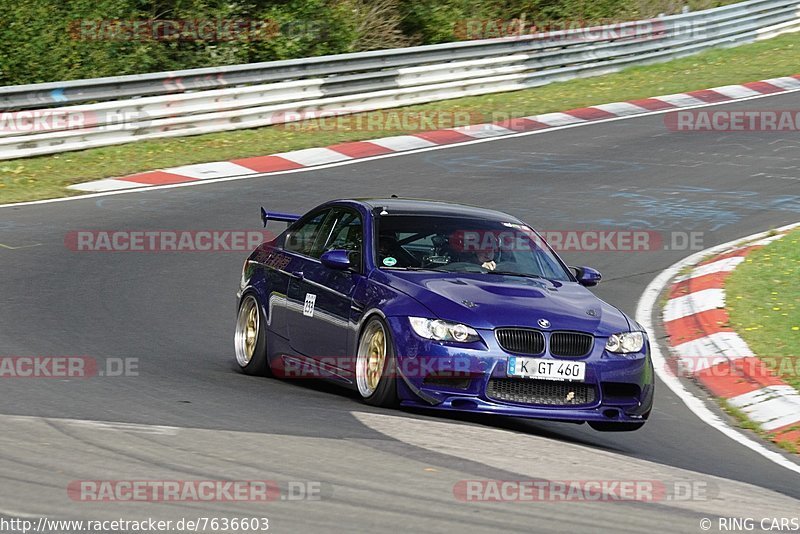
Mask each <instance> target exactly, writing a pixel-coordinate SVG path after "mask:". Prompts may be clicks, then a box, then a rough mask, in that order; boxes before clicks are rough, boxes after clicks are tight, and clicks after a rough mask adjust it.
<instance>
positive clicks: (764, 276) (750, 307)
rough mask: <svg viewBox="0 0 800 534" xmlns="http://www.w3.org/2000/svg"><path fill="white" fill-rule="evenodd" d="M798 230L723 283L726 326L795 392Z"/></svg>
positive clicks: (799, 350)
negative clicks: (728, 324)
mask: <svg viewBox="0 0 800 534" xmlns="http://www.w3.org/2000/svg"><path fill="white" fill-rule="evenodd" d="M798 280H800V230H794V231H793V232H791V233H790V234H788V235H787V236H786V237H783V238H782V239H779V240H777V241H774V242H772V243H770V244H769V245H767V246H766V247H764V248H762V249H759V250H756V251H755V252H753V253H751V254H750V255H748V256H747V259H746V260H745V261H744V262H743V263H741V264H740V265H739V266H738V267H737V268H736V270H735V271H734V272H733V274H732V275H731V276H730V278H728V280H727V281H726V283H725V295H726V303H727V308H728V312H729V314H730V321H731V326H732V327H733V328H734V329H735V330H736V332H738V333H739V335H741V336H742V337H743V338H744V340H745V341H746V342H747V344H748V345H749V346H750V348H751V349H752V350H753V352H754V353H755V354H757V355H758V356H759V358H761V359H762V360H763V361H764V362H766V364H767V365H768V366H769V367H770V368H771V369H773V370H774V371H775V372H776V373H777V374H778V375H780V376H781V377H782V378H783V379H784V380H785V381H786V382H787V383H788V384H791V385H792V386H794V387H795V388H797V389H798V390H800V285H798Z"/></svg>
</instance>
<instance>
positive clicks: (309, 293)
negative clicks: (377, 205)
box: [288, 207, 364, 369]
mask: <svg viewBox="0 0 800 534" xmlns="http://www.w3.org/2000/svg"><path fill="white" fill-rule="evenodd" d="M363 230H364V229H363V219H362V217H361V215H360V214H359V213H358V212H357V211H356V210H353V209H350V208H344V207H337V208H333V209H331V210H330V213H329V214H328V216H327V218H326V219H325V221H324V222H323V223H322V224H321V225H320V228H319V231H318V232H317V235H316V238H315V240H314V245H313V246H312V247H311V250H310V251H308V254H307V257H306V258H305V259H304V261H303V267H302V272H295V273H294V276H293V277H292V279H291V280H290V282H289V291H288V298H289V302H290V305H289V307H290V309H292V310H293V313H292V314H291V318H290V320H289V338H290V343H291V346H292V349H293V350H296V351H297V352H298V353H300V354H302V355H304V356H308V357H310V358H313V359H316V360H319V361H323V362H325V363H326V364H327V365H326V366H333V367H337V368H340V369H347V368H349V367H351V364H350V363H349V359H348V355H347V347H348V336H350V335H352V328H350V316H351V313H350V309H351V305H352V299H353V293H354V291H355V288H356V286H357V285H358V284H359V283H361V282H362V281H363V276H362V275H361V272H362V268H363V267H362V255H363V247H364V243H363V235H364V231H363ZM334 249H345V250H349V251H351V252H350V259H351V262H352V263H353V266H354V267H353V269H352V270H336V269H331V268H329V267H326V266H325V265H323V264H322V262H321V261H320V260H319V258H320V256H322V254H323V253H324V252H325V251H328V250H334Z"/></svg>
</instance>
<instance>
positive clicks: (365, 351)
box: [355, 317, 399, 408]
mask: <svg viewBox="0 0 800 534" xmlns="http://www.w3.org/2000/svg"><path fill="white" fill-rule="evenodd" d="M355 370H356V385H357V386H358V392H359V393H360V394H361V398H362V399H364V402H366V403H367V404H369V405H371V406H380V407H383V408H392V407H395V406H397V405H398V404H399V402H398V398H397V361H396V358H395V355H394V348H393V345H392V338H391V335H390V334H389V328H388V327H387V326H386V323H385V322H384V321H383V320H382V319H380V318H379V317H373V318H371V319H369V320H368V321H367V324H366V325H364V328H363V329H362V330H361V336H360V337H359V340H358V352H357V354H356V369H355Z"/></svg>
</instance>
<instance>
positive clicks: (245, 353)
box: [233, 293, 272, 376]
mask: <svg viewBox="0 0 800 534" xmlns="http://www.w3.org/2000/svg"><path fill="white" fill-rule="evenodd" d="M233 344H234V350H235V351H236V363H237V364H239V369H241V370H242V372H243V373H244V374H247V375H253V376H272V371H271V369H270V367H269V362H268V361H267V336H266V321H265V320H264V316H263V314H262V313H261V304H260V303H259V302H258V299H257V298H256V296H255V295H253V294H252V293H248V294H247V295H245V296H244V297H243V298H242V301H241V302H240V303H239V313H238V314H237V316H236V332H235V334H234V336H233Z"/></svg>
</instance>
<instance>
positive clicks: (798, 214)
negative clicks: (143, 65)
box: [0, 93, 800, 532]
mask: <svg viewBox="0 0 800 534" xmlns="http://www.w3.org/2000/svg"><path fill="white" fill-rule="evenodd" d="M798 107H800V94H799V93H794V94H786V95H782V96H775V97H771V98H765V99H759V100H751V101H746V102H742V103H738V104H732V105H726V106H718V107H715V108H714V109H716V110H725V109H727V110H731V109H747V110H752V109H798ZM663 118H664V116H663V115H651V116H644V117H638V118H633V119H628V120H620V121H614V122H607V123H600V124H594V125H588V126H583V127H579V128H571V129H565V130H560V131H555V132H550V133H545V134H540V135H529V136H522V137H516V138H511V139H504V140H498V141H493V142H488V143H480V144H473V145H469V146H461V147H458V146H456V147H451V148H447V149H443V150H433V151H427V152H420V153H415V154H407V155H402V156H398V157H391V158H385V159H378V160H373V161H366V162H360V163H355V164H352V165H344V166H336V167H331V168H327V169H319V170H312V171H307V172H299V173H289V174H282V175H274V176H263V177H258V178H254V179H248V180H241V181H230V182H222V183H211V184H204V185H200V186H197V187H181V188H173V189H167V190H156V191H146V192H140V193H130V194H123V195H116V196H105V197H98V198H92V199H84V200H72V201H69V202H60V203H50V204H41V205H31V206H22V207H5V208H0V243H2V244H3V245H5V247H12V248H5V247H0V266H1V268H2V278H0V292H2V303H3V305H2V308H0V355H5V356H9V355H11V356H13V355H43V356H51V355H52V356H58V355H87V356H91V357H95V358H98V359H105V358H138V359H139V375H138V376H128V377H94V378H86V379H70V380H64V379H22V378H19V379H12V378H9V379H3V380H2V394H0V413H2V414H3V415H0V423H2V428H3V431H2V433H0V478H2V483H0V514H2V515H5V516H13V517H25V516H31V517H38V516H48V517H51V518H85V519H103V518H118V517H126V518H135V517H140V518H144V517H148V516H149V517H155V518H159V519H174V518H182V517H200V516H214V515H216V516H221V515H227V516H229V517H235V516H238V517H251V516H252V517H268V518H269V521H270V527H271V528H270V530H274V531H277V532H318V531H348V532H368V531H370V532H372V531H375V530H378V529H384V528H394V529H402V530H412V531H426V532H446V531H467V530H468V531H487V532H488V531H517V530H521V531H541V532H545V531H546V532H554V531H560V532H575V531H584V532H585V531H589V532H592V531H601V530H609V529H614V530H615V531H618V532H641V531H643V530H652V529H654V528H657V529H658V530H659V531H664V532H667V531H675V532H698V531H699V521H700V520H701V518H704V517H711V518H716V517H717V516H726V515H741V516H750V517H756V518H761V517H772V516H778V517H780V516H792V515H795V516H796V515H797V510H798V501H797V500H796V499H798V498H800V475H797V474H796V473H793V472H791V471H789V470H787V469H784V468H782V467H780V466H778V465H776V464H774V463H772V462H770V461H768V460H767V459H765V458H763V457H761V456H760V455H758V454H756V453H754V452H752V451H750V450H749V449H747V448H745V447H743V446H741V445H739V444H737V443H736V442H734V441H732V440H731V439H729V438H727V437H725V436H724V435H722V434H721V433H719V432H718V431H716V430H714V429H712V428H711V427H709V426H707V425H706V424H704V423H703V422H702V421H700V420H699V419H697V418H696V417H695V416H694V415H693V414H692V413H691V412H690V411H689V410H688V409H687V408H686V407H685V406H684V404H683V403H682V402H681V400H680V399H678V398H677V397H676V396H674V395H673V394H672V393H671V392H670V391H669V390H668V389H667V388H666V387H663V386H662V387H660V388H658V389H657V395H656V405H655V410H654V412H653V415H652V416H651V418H650V421H649V422H648V424H647V425H646V426H645V427H644V429H642V430H641V431H639V432H635V433H628V434H600V433H597V432H595V431H593V430H591V429H590V428H588V426H586V425H582V426H576V425H568V424H558V423H545V422H535V421H526V420H519V419H500V420H494V419H491V418H483V417H453V416H449V417H445V416H440V415H437V414H435V413H426V412H413V413H412V412H405V411H386V410H377V409H373V408H370V407H367V406H365V405H363V404H362V403H361V402H360V401H359V400H358V399H357V398H356V397H354V396H353V395H351V394H348V393H345V392H343V391H341V390H338V389H336V388H334V387H331V386H327V385H320V384H313V383H302V384H298V383H288V382H280V381H277V380H273V379H259V378H252V377H248V376H245V375H243V374H240V373H238V372H237V371H236V370H235V368H234V361H233V344H232V336H233V326H234V318H235V292H236V289H237V285H238V281H239V275H240V272H241V266H242V261H243V259H244V257H245V255H246V254H245V253H239V252H214V253H208V252H191V253H178V252H166V253H136V252H117V253H107V252H73V251H71V250H68V249H67V248H66V247H65V244H64V236H65V234H66V233H67V232H69V231H72V230H88V229H95V230H193V229H194V230H209V229H235V230H243V229H258V228H259V227H260V220H259V211H258V208H259V206H260V205H264V206H266V207H267V208H268V209H274V210H278V211H287V212H293V211H296V212H303V211H305V210H307V209H308V208H310V207H312V206H314V205H316V204H318V203H320V202H323V201H325V200H329V199H331V198H338V197H348V196H357V197H361V196H381V195H389V194H393V193H394V194H398V195H401V196H408V197H426V198H434V199H442V200H451V201H459V202H466V203H473V204H480V205H484V206H490V207H493V208H497V209H500V210H504V211H508V212H510V213H512V214H514V215H517V216H519V217H521V218H523V219H525V220H527V221H528V222H529V223H531V224H532V225H533V226H535V227H537V228H540V229H551V230H573V229H576V230H577V229H593V230H596V229H626V230H627V229H632V228H635V229H648V230H655V231H659V232H702V233H703V234H702V236H703V248H705V247H710V246H713V245H715V244H718V243H722V242H726V241H729V240H732V239H735V238H738V237H742V236H745V235H749V234H752V233H754V232H757V231H762V230H767V229H769V228H773V227H778V226H781V225H784V224H788V223H791V222H795V221H798V220H800V172H798V170H800V138H798V137H797V135H796V133H768V132H761V133H736V134H722V133H713V134H712V133H674V132H669V131H667V129H666V128H665V126H664V122H663ZM269 150H270V149H269V147H264V152H265V153H268V152H269ZM692 252H693V251H691V250H654V251H648V252H639V253H631V252H626V251H621V252H583V253H574V252H571V253H564V254H563V257H564V258H565V259H566V260H567V261H568V262H570V263H572V264H579V265H590V266H592V267H595V268H597V269H599V270H600V271H601V272H602V273H603V274H604V276H605V281H604V282H603V283H602V284H601V285H600V286H598V288H597V289H596V293H597V294H598V295H599V296H600V297H602V298H604V299H606V300H608V301H609V302H611V303H613V304H616V305H618V306H620V307H621V308H622V309H623V310H625V311H627V312H628V313H630V314H631V315H633V313H634V311H635V307H636V303H637V301H638V299H639V297H640V295H641V293H642V291H643V289H644V288H645V286H646V285H647V284H648V283H649V282H650V280H652V279H653V278H654V277H655V276H656V275H657V274H658V273H659V272H660V271H661V270H663V269H665V268H667V267H668V266H670V265H671V264H672V263H674V262H676V261H678V260H679V259H681V258H683V257H685V256H687V255H689V254H690V253H692ZM76 420H77V421H76ZM86 421H89V422H86ZM92 421H93V422H94V423H93V422H92ZM97 422H110V423H109V424H100V423H97ZM111 423H126V424H111ZM153 425H158V426H153ZM531 478H534V479H549V480H603V479H625V480H635V479H647V480H659V481H665V482H666V483H671V482H673V481H678V480H679V481H684V482H685V481H689V482H692V483H694V482H702V484H703V485H704V487H706V488H707V489H708V491H709V497H708V499H705V500H702V499H694V500H689V501H680V502H679V501H676V500H662V501H660V502H655V503H653V502H571V503H566V502H558V503H547V502H545V503H531V502H521V503H520V502H506V503H492V502H477V503H475V502H462V501H459V500H458V499H456V497H454V493H453V487H454V485H455V484H456V483H458V481H461V480H474V479H500V480H520V479H531ZM85 479H89V480H97V479H103V480H119V479H165V480H177V479H226V480H240V479H244V480H256V479H257V480H262V479H263V480H275V481H277V482H279V483H288V482H290V481H315V482H319V483H320V487H321V492H322V493H321V498H320V500H318V501H307V500H301V501H289V500H287V501H276V502H271V503H260V504H255V503H220V502H216V503H203V504H197V503H148V502H128V503H91V502H76V501H73V500H71V499H70V498H69V497H68V495H67V490H66V488H67V485H68V484H69V482H70V481H73V480H85ZM712 531H714V532H716V531H717V530H716V528H715V529H712Z"/></svg>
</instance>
